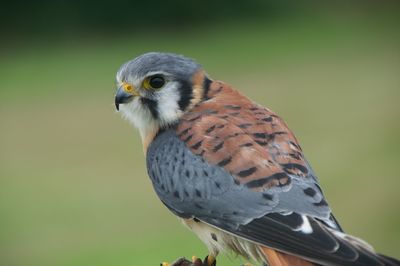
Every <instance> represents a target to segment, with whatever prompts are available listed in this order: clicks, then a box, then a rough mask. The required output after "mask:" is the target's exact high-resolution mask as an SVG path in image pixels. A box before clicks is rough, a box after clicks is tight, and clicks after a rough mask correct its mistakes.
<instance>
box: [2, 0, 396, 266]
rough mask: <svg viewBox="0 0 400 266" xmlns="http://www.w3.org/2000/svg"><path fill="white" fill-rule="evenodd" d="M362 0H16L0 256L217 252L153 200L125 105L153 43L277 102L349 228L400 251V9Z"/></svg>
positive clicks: (9, 38)
mask: <svg viewBox="0 0 400 266" xmlns="http://www.w3.org/2000/svg"><path fill="white" fill-rule="evenodd" d="M360 3H361V2H355V1H354V2H349V1H342V2H341V1H334V2H331V3H320V2H317V1H315V2H314V1H307V2H301V3H300V2H298V1H247V2H243V3H242V2H241V1H237V2H234V1H219V2H216V1H215V2H213V1H197V2H191V1H147V2H135V1H123V0H118V1H113V2H106V1H95V2H93V1H89V2H84V1H38V2H32V3H25V4H22V3H21V2H17V1H16V2H13V3H8V4H4V5H3V6H2V11H1V16H0V23H1V27H0V30H1V43H0V122H1V130H0V265H4V266H14V265H24V266H25V265H27V266H28V265H29V266H31V265H32V266H34V265H35V266H36V265H38V266H39V265H40V266H47V265H49V266H50V265H51V266H53V265H60V266H64V265H65V266H67V265H68V266H75V265H96V266H100V265H117V266H125V265H158V263H159V262H160V261H164V260H165V261H172V260H174V259H175V258H176V257H178V256H187V257H190V256H191V255H198V256H201V257H203V256H204V255H206V249H205V248H204V246H203V245H202V243H201V242H200V241H199V240H198V239H197V238H196V236H194V235H193V234H192V233H191V232H189V230H187V229H186V228H184V227H183V226H182V225H181V224H180V222H179V221H178V219H177V218H176V217H174V216H173V215H172V214H171V213H169V211H168V210H167V209H166V208H165V207H164V206H163V205H162V204H161V203H160V201H159V200H158V199H157V197H156V195H155V193H154V192H153V190H152V187H151V184H150V180H149V179H148V177H147V174H146V170H145V169H146V168H145V161H144V156H143V154H142V147H141V143H140V139H139V136H138V134H137V132H136V131H135V130H134V129H133V128H132V127H131V126H130V125H128V123H127V122H126V121H123V120H122V119H121V118H120V116H119V114H118V113H117V112H116V111H115V108H114V105H113V94H114V90H115V89H114V76H115V73H116V71H117V70H118V68H119V66H120V65H121V64H122V63H124V62H125V61H127V60H129V59H132V58H134V57H136V56H137V55H139V54H141V53H144V52H148V51H169V52H175V53H179V54H184V55H186V56H189V57H193V58H196V59H197V60H198V61H199V62H200V63H201V64H203V66H204V67H205V69H206V70H207V72H208V73H209V74H210V76H211V77H213V78H215V79H221V80H224V81H226V82H228V83H230V84H232V85H234V86H235V87H236V88H238V89H240V90H241V91H242V92H243V93H245V94H246V95H248V96H249V97H251V98H252V99H255V100H256V101H257V102H258V103H261V104H263V105H265V106H268V107H270V108H271V109H273V110H274V111H276V112H277V113H278V114H280V115H281V116H282V117H283V118H284V119H285V120H286V121H287V122H288V124H289V126H290V128H291V129H292V130H293V131H294V132H295V133H296V136H297V137H298V139H299V141H300V143H301V145H302V147H303V150H304V151H305V154H306V155H307V157H308V159H309V161H310V162H311V164H312V166H313V168H314V170H315V171H316V172H317V174H318V175H319V178H320V182H321V184H322V186H323V188H324V191H325V194H326V196H327V198H328V200H329V202H330V205H331V207H332V209H333V210H334V213H335V214H336V217H337V218H338V220H339V221H340V222H341V224H342V226H343V228H344V229H345V230H346V231H347V232H349V233H351V234H354V235H356V236H359V237H361V238H363V239H365V240H367V241H368V242H369V243H371V244H372V245H374V246H375V248H376V249H377V251H379V252H382V253H385V254H388V255H392V256H397V257H399V255H400V240H399V238H400V227H399V225H400V207H399V206H400V193H399V185H400V175H399V172H398V165H399V161H400V153H399V152H398V151H399V149H400V138H399V137H400V104H399V101H400V71H399V69H400V31H399V25H400V23H399V17H398V14H399V10H400V9H399V5H398V4H397V1H376V2H375V1H363V2H362V4H360ZM241 262H243V261H242V260H241V259H237V258H236V259H235V257H232V256H231V258H229V257H226V256H221V257H220V258H219V265H239V264H240V263H241Z"/></svg>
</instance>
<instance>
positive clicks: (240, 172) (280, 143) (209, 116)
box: [177, 81, 307, 190]
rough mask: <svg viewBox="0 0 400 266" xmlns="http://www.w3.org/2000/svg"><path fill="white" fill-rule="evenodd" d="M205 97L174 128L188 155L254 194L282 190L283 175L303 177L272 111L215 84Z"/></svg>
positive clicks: (296, 153) (288, 135) (289, 138)
mask: <svg viewBox="0 0 400 266" xmlns="http://www.w3.org/2000/svg"><path fill="white" fill-rule="evenodd" d="M207 97H208V100H206V101H203V102H201V103H199V104H197V105H196V106H194V108H193V109H192V110H191V112H190V113H187V114H185V115H184V116H183V117H182V118H181V123H179V125H178V127H177V134H178V136H179V137H180V138H181V140H183V141H184V142H186V144H187V146H188V147H189V148H190V149H191V151H192V152H193V153H195V154H198V155H202V156H203V157H204V158H205V159H206V160H207V161H208V162H210V163H213V164H216V165H219V166H221V167H223V168H224V169H225V170H226V171H228V172H229V173H231V174H232V175H233V176H234V177H235V179H236V181H237V182H239V183H241V184H244V185H247V186H248V187H250V188H251V189H254V190H262V189H264V188H270V187H279V186H283V185H287V184H288V182H290V179H289V177H288V175H287V174H288V173H289V174H296V175H299V176H305V175H307V167H306V166H305V162H304V159H303V155H302V151H301V148H300V146H299V144H298V143H297V140H296V138H295V137H294V135H293V133H292V132H291V131H290V130H289V129H288V127H287V126H286V124H285V123H284V122H283V120H282V119H281V118H279V117H278V116H277V115H275V114H274V113H273V112H272V111H271V110H269V109H267V108H264V107H262V106H259V105H257V104H255V103H254V102H252V101H250V100H249V99H248V98H246V97H245V96H243V95H241V94H240V93H239V92H238V91H236V90H234V89H232V88H231V87H230V86H229V85H227V84H225V83H222V82H220V81H214V82H213V83H212V84H211V86H210V89H209V91H208V94H207Z"/></svg>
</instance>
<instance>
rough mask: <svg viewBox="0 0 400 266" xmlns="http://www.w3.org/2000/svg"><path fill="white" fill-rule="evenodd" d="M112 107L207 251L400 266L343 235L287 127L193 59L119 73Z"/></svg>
mask: <svg viewBox="0 0 400 266" xmlns="http://www.w3.org/2000/svg"><path fill="white" fill-rule="evenodd" d="M116 80H117V84H118V87H119V88H118V91H117V93H116V96H115V105H116V108H117V110H119V111H120V113H121V114H122V116H123V117H125V118H126V119H127V120H128V121H129V122H131V123H132V124H133V125H134V126H136V127H137V129H138V130H139V132H140V136H141V139H142V141H143V148H144V153H145V155H146V161H147V171H148V174H149V176H150V179H151V181H152V184H153V187H154V190H155V191H156V193H157V195H158V197H159V198H160V200H161V201H162V202H163V203H164V204H165V206H167V208H168V209H169V210H171V211H172V212H173V213H174V214H175V215H177V216H179V217H180V218H181V219H182V220H183V222H184V223H185V224H186V225H187V226H188V227H189V228H190V229H191V230H192V231H193V232H194V233H196V234H197V235H198V237H199V238H200V239H201V240H202V241H203V242H204V243H205V245H206V246H207V248H208V251H209V254H208V256H207V257H206V260H205V264H206V265H209V266H211V265H215V262H216V261H215V258H216V257H217V255H218V253H220V252H221V251H233V252H234V253H237V254H239V255H241V256H243V257H244V258H246V259H249V260H254V261H258V262H260V263H265V264H268V265H400V262H399V261H398V260H396V259H394V258H389V257H387V256H384V255H381V254H377V253H376V252H375V251H374V250H373V248H372V247H371V246H370V245H369V244H367V243H366V242H365V241H363V240H361V239H359V238H356V237H354V236H351V235H348V234H346V233H344V232H343V230H342V229H341V227H340V225H339V224H338V222H337V221H336V219H335V217H334V216H333V214H332V211H331V209H330V208H329V205H328V203H327V201H326V199H325V197H324V195H323V193H322V190H321V187H320V185H319V182H318V178H317V176H316V175H315V173H314V171H313V170H312V168H311V166H310V164H309V163H308V161H307V160H306V158H305V157H304V154H303V151H302V149H301V147H300V145H299V143H298V142H297V140H296V138H295V136H294V135H293V133H292V132H291V131H290V129H289V128H288V127H287V125H286V124H285V122H284V121H283V120H282V119H281V118H280V117H279V116H277V115H276V114H275V113H274V112H272V111H271V110H270V109H268V108H265V107H263V106H261V105H259V104H257V103H255V102H253V101H251V100H250V99H248V98H247V97H245V96H244V95H242V94H241V93H239V92H238V91H237V90H235V89H234V88H232V87H231V86H230V85H228V84H226V83H224V82H221V81H216V80H213V79H211V78H210V77H209V76H208V74H207V73H206V72H205V71H204V70H203V68H202V67H201V66H200V65H199V64H198V63H196V62H195V61H194V60H192V59H189V58H186V57H183V56H180V55H175V54H170V53H146V54H143V55H141V56H139V57H137V58H135V59H133V60H131V61H129V62H127V63H126V64H124V65H122V66H121V68H120V69H119V71H118V73H117V76H116Z"/></svg>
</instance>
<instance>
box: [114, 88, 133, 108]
mask: <svg viewBox="0 0 400 266" xmlns="http://www.w3.org/2000/svg"><path fill="white" fill-rule="evenodd" d="M133 97H134V95H132V94H130V93H128V92H127V91H126V89H125V88H124V87H123V86H121V87H119V88H118V90H117V94H115V108H117V111H119V105H120V104H123V103H128V102H130V101H132V99H133Z"/></svg>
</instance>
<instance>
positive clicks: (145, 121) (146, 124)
mask: <svg viewBox="0 0 400 266" xmlns="http://www.w3.org/2000/svg"><path fill="white" fill-rule="evenodd" d="M119 110H120V113H121V115H122V117H123V118H125V119H126V120H128V121H129V122H130V123H131V124H133V125H134V126H135V127H136V128H138V129H139V132H140V135H141V136H142V137H144V136H145V135H146V134H147V132H150V131H152V130H153V129H154V128H156V127H157V123H156V121H155V120H154V119H153V116H152V114H151V113H150V111H149V110H148V109H147V107H145V106H143V104H142V103H141V102H140V100H139V98H138V97H135V98H134V99H133V100H132V101H131V102H130V103H126V104H121V105H120V107H119Z"/></svg>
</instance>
